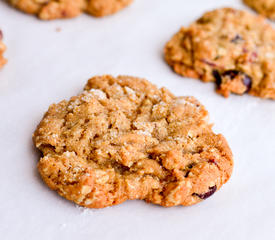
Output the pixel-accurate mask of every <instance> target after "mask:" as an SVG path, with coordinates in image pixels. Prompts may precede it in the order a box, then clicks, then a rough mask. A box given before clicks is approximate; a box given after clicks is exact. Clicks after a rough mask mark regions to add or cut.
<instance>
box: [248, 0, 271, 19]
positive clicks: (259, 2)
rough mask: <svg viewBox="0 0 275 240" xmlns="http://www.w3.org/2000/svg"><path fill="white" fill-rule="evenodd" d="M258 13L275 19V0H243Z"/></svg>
mask: <svg viewBox="0 0 275 240" xmlns="http://www.w3.org/2000/svg"><path fill="white" fill-rule="evenodd" d="M243 2H244V3H245V4H247V5H248V6H250V7H251V8H253V9H254V10H255V11H257V12H258V13H260V14H262V15H263V16H266V17H268V18H270V19H272V20H275V0H243Z"/></svg>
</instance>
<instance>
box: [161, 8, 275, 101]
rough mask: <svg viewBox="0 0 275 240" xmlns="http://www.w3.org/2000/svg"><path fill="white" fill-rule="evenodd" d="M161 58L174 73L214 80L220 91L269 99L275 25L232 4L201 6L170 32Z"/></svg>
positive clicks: (273, 84) (274, 87) (273, 93)
mask: <svg viewBox="0 0 275 240" xmlns="http://www.w3.org/2000/svg"><path fill="white" fill-rule="evenodd" d="M165 59H166V61H167V62H168V64H169V65H171V66H172V68H173V69H174V70H175V72H177V73H178V74H181V75H183V76H186V77H191V78H199V79H201V80H203V81H205V82H209V81H215V82H216V83H217V88H218V92H219V93H221V94H222V95H224V96H225V97H228V96H229V94H230V93H231V92H232V93H235V94H240V95H242V94H244V93H249V94H251V95H254V96H258V97H261V98H271V99H275V31H274V29H273V28H272V27H271V26H270V25H269V24H267V23H266V22H265V21H264V18H263V17H260V16H255V15H252V14H250V13H248V12H245V11H240V10H235V9H232V8H222V9H217V10H214V11H211V12H207V13H206V14H204V15H203V16H202V17H201V18H200V19H198V20H197V21H196V22H194V23H193V24H191V25H190V26H189V27H188V28H184V27H183V28H181V29H180V31H179V32H178V33H176V34H175V35H174V36H173V38H172V39H171V40H170V41H169V42H168V43H167V44H166V46H165Z"/></svg>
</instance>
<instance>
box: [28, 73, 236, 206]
mask: <svg viewBox="0 0 275 240" xmlns="http://www.w3.org/2000/svg"><path fill="white" fill-rule="evenodd" d="M211 127H212V125H211V124H209V122H208V112H207V111H206V110H205V108H204V107H203V106H202V105H201V104H200V103H199V102H198V101H197V100H196V99H195V98H193V97H175V96H174V95H173V94H172V93H170V92H169V91H168V90H166V89H165V88H161V89H158V88H157V87H156V86H154V85H152V84H151V83H149V82H148V81H146V80H144V79H139V78H134V77H128V76H119V77H117V78H114V77H112V76H108V75H107V76H101V77H94V78H91V79H90V80H89V81H88V83H87V84H86V86H85V91H84V92H83V93H81V94H80V95H78V96H76V97H72V98H71V99H70V100H69V101H65V100H64V101H62V102H60V103H58V104H53V105H51V106H50V108H49V110H48V112H47V113H46V114H45V116H44V118H43V119H42V121H41V122H40V124H39V126H38V127H37V129H36V131H35V133H34V136H33V139H34V143H35V146H36V147H37V148H38V149H40V151H42V153H43V157H42V158H41V159H40V161H39V164H38V169H39V172H40V174H41V176H42V178H43V180H44V181H45V182H46V184H47V185H48V186H49V187H50V188H51V189H53V190H56V191H57V192H58V193H59V194H60V195H61V196H63V197H65V198H67V199H69V200H71V201H74V202H76V203H77V204H79V205H82V206H85V207H90V208H102V207H107V206H112V205H115V204H119V203H122V202H124V201H125V200H130V199H131V200H133V199H142V200H145V201H147V202H150V203H154V204H159V205H162V206H165V207H170V206H176V205H185V206H188V205H192V204H195V203H198V202H200V201H202V200H203V199H206V198H208V197H210V196H211V195H212V194H214V193H215V191H216V190H218V189H219V188H220V187H221V186H222V185H223V184H224V183H226V182H227V180H228V179H229V178H230V175H231V172H232V167H233V160H232V153H231V150H230V148H229V147H228V144H227V142H226V140H225V139H224V137H223V136H222V135H220V134H218V135H216V134H215V133H213V131H212V129H211Z"/></svg>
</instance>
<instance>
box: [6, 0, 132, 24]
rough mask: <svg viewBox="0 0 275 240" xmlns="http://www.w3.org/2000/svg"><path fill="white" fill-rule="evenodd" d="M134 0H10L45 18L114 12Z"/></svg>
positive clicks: (14, 4) (99, 14) (98, 15)
mask: <svg viewBox="0 0 275 240" xmlns="http://www.w3.org/2000/svg"><path fill="white" fill-rule="evenodd" d="M132 1H133V0H57V1H56V0H9V2H10V3H11V4H12V5H13V6H14V7H16V8H18V9H20V10H22V11H24V12H26V13H29V14H35V15H37V16H38V17H39V18H41V19H43V20H53V19H58V18H73V17H76V16H78V15H80V14H81V13H82V12H86V13H88V14H91V15H93V16H96V17H103V16H106V15H110V14H113V13H115V12H117V11H119V10H120V9H122V8H124V7H126V6H128V5H129V4H130V3H131V2H132Z"/></svg>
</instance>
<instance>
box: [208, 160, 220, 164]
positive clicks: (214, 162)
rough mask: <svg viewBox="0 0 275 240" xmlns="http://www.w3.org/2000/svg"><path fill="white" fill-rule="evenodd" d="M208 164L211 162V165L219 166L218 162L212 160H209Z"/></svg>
mask: <svg viewBox="0 0 275 240" xmlns="http://www.w3.org/2000/svg"><path fill="white" fill-rule="evenodd" d="M208 162H209V163H213V164H215V165H218V164H217V162H216V161H215V160H214V159H210V160H208Z"/></svg>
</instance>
